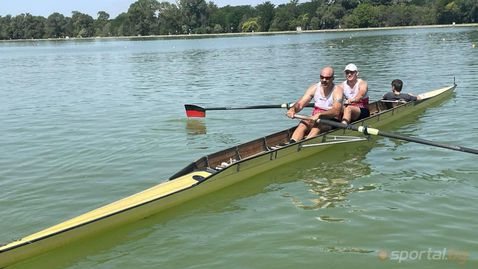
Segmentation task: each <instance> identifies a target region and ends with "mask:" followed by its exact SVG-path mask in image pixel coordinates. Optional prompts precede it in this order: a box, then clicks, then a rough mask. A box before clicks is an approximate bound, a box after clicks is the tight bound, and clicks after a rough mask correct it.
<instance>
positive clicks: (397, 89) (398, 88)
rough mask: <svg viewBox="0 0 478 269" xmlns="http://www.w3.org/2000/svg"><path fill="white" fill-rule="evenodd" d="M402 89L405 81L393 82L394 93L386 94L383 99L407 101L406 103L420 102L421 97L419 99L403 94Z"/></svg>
mask: <svg viewBox="0 0 478 269" xmlns="http://www.w3.org/2000/svg"><path fill="white" fill-rule="evenodd" d="M402 87H403V81H401V80H400V79H394V80H392V91H390V92H387V93H386V94H384V95H383V97H382V99H383V100H388V101H405V102H410V101H416V100H420V97H417V96H415V95H413V94H409V93H402Z"/></svg>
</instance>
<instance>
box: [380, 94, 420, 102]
mask: <svg viewBox="0 0 478 269" xmlns="http://www.w3.org/2000/svg"><path fill="white" fill-rule="evenodd" d="M383 99H384V100H392V101H398V100H404V101H407V102H410V101H416V100H417V97H416V96H413V95H410V94H408V93H400V94H399V95H396V94H394V93H393V92H387V93H386V94H384V95H383Z"/></svg>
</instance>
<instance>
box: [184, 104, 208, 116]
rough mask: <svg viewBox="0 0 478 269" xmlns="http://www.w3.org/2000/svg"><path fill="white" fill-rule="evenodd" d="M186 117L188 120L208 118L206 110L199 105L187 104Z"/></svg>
mask: <svg viewBox="0 0 478 269" xmlns="http://www.w3.org/2000/svg"><path fill="white" fill-rule="evenodd" d="M184 108H185V109H186V116H187V117H188V118H204V117H206V109H204V108H203V107H200V106H197V105H191V104H186V105H184Z"/></svg>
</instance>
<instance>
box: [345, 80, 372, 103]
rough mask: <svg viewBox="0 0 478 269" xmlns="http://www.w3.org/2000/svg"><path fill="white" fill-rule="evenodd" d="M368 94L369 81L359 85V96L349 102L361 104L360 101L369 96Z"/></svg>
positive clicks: (362, 81) (363, 81)
mask: <svg viewBox="0 0 478 269" xmlns="http://www.w3.org/2000/svg"><path fill="white" fill-rule="evenodd" d="M367 92H368V84H367V81H365V80H361V83H360V85H359V91H358V93H357V95H356V96H355V98H353V99H352V100H349V103H357V102H360V100H362V98H363V97H364V96H365V95H366V94H367Z"/></svg>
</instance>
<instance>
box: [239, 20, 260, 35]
mask: <svg viewBox="0 0 478 269" xmlns="http://www.w3.org/2000/svg"><path fill="white" fill-rule="evenodd" d="M260 28H261V27H260V25H259V17H254V18H249V19H248V20H247V21H245V22H244V23H243V24H242V31H243V32H257V31H259V29H260Z"/></svg>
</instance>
